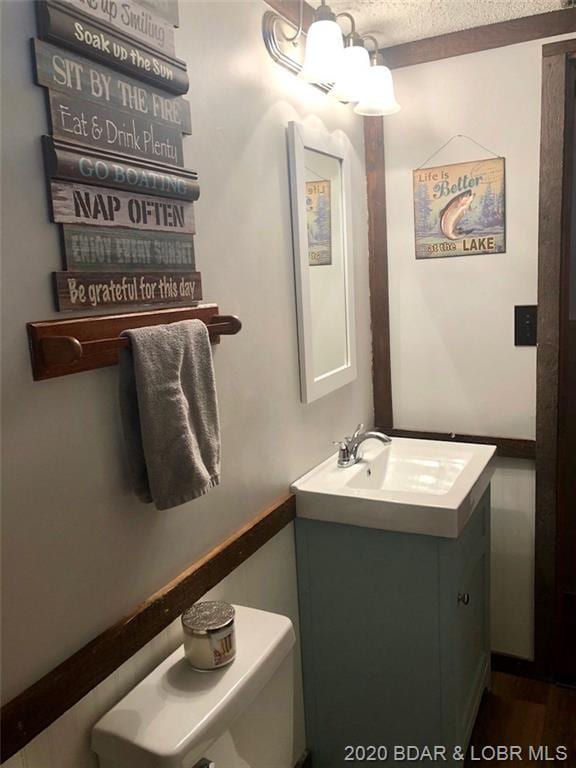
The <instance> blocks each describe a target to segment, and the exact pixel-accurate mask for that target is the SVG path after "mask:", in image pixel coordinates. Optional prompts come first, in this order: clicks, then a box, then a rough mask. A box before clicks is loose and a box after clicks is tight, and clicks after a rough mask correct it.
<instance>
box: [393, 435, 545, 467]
mask: <svg viewBox="0 0 576 768" xmlns="http://www.w3.org/2000/svg"><path fill="white" fill-rule="evenodd" d="M383 431H384V432H386V429H385V428H383ZM387 434H388V435H390V436H391V437H410V438H413V439H414V440H444V441H448V442H452V443H476V444H480V445H495V446H496V448H497V449H498V450H497V455H498V456H503V457H506V458H509V459H530V460H532V461H533V460H534V459H535V457H536V441H535V440H518V439H516V438H512V437H485V436H483V435H460V434H458V435H457V434H454V432H419V431H418V430H414V429H396V428H393V429H389V430H388V431H387Z"/></svg>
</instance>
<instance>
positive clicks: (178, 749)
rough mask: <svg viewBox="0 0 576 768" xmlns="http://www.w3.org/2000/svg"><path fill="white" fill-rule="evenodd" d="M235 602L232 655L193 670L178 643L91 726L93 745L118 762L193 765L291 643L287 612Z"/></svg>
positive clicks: (145, 766) (140, 766)
mask: <svg viewBox="0 0 576 768" xmlns="http://www.w3.org/2000/svg"><path fill="white" fill-rule="evenodd" d="M234 607H235V608H236V622H235V625H236V643H237V652H236V658H235V659H234V661H233V662H232V664H230V665H228V666H227V667H222V668H221V669H219V670H214V671H210V672H197V671H195V670H194V669H192V667H190V665H189V664H188V661H187V659H186V658H185V657H184V651H183V646H180V647H179V648H178V649H177V650H176V651H174V653H173V654H171V655H170V656H169V657H168V658H167V659H165V660H164V661H163V662H162V663H161V664H160V665H159V666H157V667H156V669H155V670H154V671H153V672H151V673H150V674H149V675H148V677H146V678H144V680H142V682H140V683H139V684H138V685H137V686H136V687H135V688H133V689H132V690H131V691H130V693H128V695H127V696H125V697H124V698H123V699H122V700H121V701H120V702H118V704H116V706H115V707H113V708H112V709H111V710H110V711H109V712H108V713H107V714H105V715H104V717H102V719H101V720H99V721H98V723H96V725H95V726H94V728H93V730H92V749H93V750H94V751H95V752H97V753H98V755H100V757H102V758H106V759H107V760H109V761H110V762H112V763H114V764H118V765H119V766H120V765H121V766H122V768H176V767H178V768H181V766H184V765H185V766H193V765H194V763H195V762H196V761H197V760H199V759H200V758H201V757H202V755H203V752H205V751H206V750H207V749H208V748H209V747H210V745H211V744H212V743H213V742H214V741H215V740H216V739H217V738H218V737H219V736H220V735H221V734H222V733H223V732H224V731H226V730H227V728H228V726H229V725H230V724H231V723H232V721H233V720H234V719H235V718H236V717H237V716H238V715H239V714H240V713H241V712H242V711H243V710H244V709H246V707H248V706H249V705H250V704H251V703H252V701H253V700H254V699H255V698H256V696H257V695H258V694H259V693H260V691H261V690H262V688H263V687H264V686H265V685H266V683H267V682H268V681H269V680H270V679H271V677H272V676H273V675H274V672H275V671H276V670H277V668H278V667H279V666H280V664H281V662H282V661H283V659H284V658H285V657H286V656H287V655H288V653H289V652H290V650H291V648H292V647H293V646H294V642H295V637H294V629H293V627H292V622H291V621H290V619H288V618H287V617H286V616H280V615H278V614H275V613H268V612H267V611H260V610H256V609H254V608H246V607H244V606H240V605H238V606H234Z"/></svg>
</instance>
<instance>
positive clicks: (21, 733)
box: [0, 494, 296, 762]
mask: <svg viewBox="0 0 576 768" xmlns="http://www.w3.org/2000/svg"><path fill="white" fill-rule="evenodd" d="M295 516H296V501H295V497H294V496H293V495H292V494H285V495H284V496H282V497H281V498H280V499H278V500H277V501H275V502H274V503H273V504H271V505H270V506H268V507H267V508H266V509H264V511H262V512H261V513H260V514H258V515H256V517H254V518H252V519H251V520H250V521H249V522H247V523H246V524H245V525H244V526H242V528H240V529H239V530H237V531H236V532H235V533H233V534H232V535H231V536H230V537H228V538H227V539H226V540H225V541H223V542H222V543H221V544H219V545H217V546H216V547H214V549H212V550H211V551H210V552H208V553H207V554H206V555H204V556H203V557H201V558H199V559H198V560H196V561H195V562H194V563H192V564H191V565H190V566H189V568H187V569H186V570H185V571H184V572H183V573H181V574H180V575H179V576H177V577H176V578H175V579H173V580H172V581H171V582H170V583H168V584H166V585H165V586H164V587H162V589H160V590H158V592H156V593H155V594H153V595H152V596H151V597H149V598H148V600H145V601H144V602H143V603H142V604H141V605H139V606H137V607H136V608H135V610H134V611H133V612H132V613H131V614H130V615H129V616H126V618H124V619H123V620H122V621H119V622H118V623H117V624H114V625H113V626H112V627H110V628H109V629H107V630H105V631H104V632H103V633H102V634H100V635H98V637H96V638H95V639H94V640H92V641H91V642H90V643H88V644H87V645H85V646H84V647H83V648H81V649H80V650H79V651H77V652H76V653H75V654H74V655H72V656H70V657H69V658H68V659H66V660H65V661H63V662H62V663H61V664H60V665H59V666H57V667H56V668H55V669H53V670H52V671H51V672H49V673H48V674H47V675H45V676H44V677H42V678H41V679H40V680H38V681H37V682H36V683H34V685H32V686H31V687H30V688H27V689H26V690H25V691H23V692H22V693H20V694H19V695H18V696H16V698H14V699H12V701H10V702H8V703H7V704H5V705H4V706H3V707H2V712H1V731H2V738H1V756H0V760H1V761H2V762H4V761H5V760H7V759H8V758H9V757H11V756H12V755H14V754H15V753H16V752H18V751H19V750H21V749H22V748H23V747H25V746H26V744H28V742H30V741H31V740H32V739H33V738H34V737H35V736H37V735H38V734H39V733H41V732H42V731H43V730H44V729H45V728H47V727H48V726H49V725H51V723H53V722H54V721H55V720H57V719H58V718H59V717H60V716H61V715H63V714H64V713H65V712H66V711H67V710H69V709H70V707H72V706H74V704H76V703H77V702H78V701H80V699H81V698H82V697H83V696H85V695H86V694H87V693H89V692H90V691H91V690H92V689H93V688H95V687H96V686H97V685H98V684H99V683H101V682H102V681H103V680H104V679H105V678H106V677H108V675H110V674H112V672H114V671H115V670H116V669H118V667H119V666H120V665H121V664H123V663H124V662H125V661H127V660H128V659H129V658H131V657H132V656H133V655H134V654H135V653H136V652H137V651H139V650H140V648H142V647H143V646H144V645H146V643H148V642H150V640H152V639H153V638H154V637H155V636H156V635H157V634H158V633H159V632H161V631H162V630H163V629H165V628H166V627H167V626H168V625H169V624H170V623H171V622H172V621H174V619H176V618H177V617H178V616H179V615H180V614H181V613H182V612H183V611H184V610H185V609H186V608H188V607H189V606H190V605H191V604H192V603H194V602H195V601H196V600H198V599H200V598H201V597H202V596H203V595H204V594H206V592H207V591H208V590H209V589H212V587H214V586H215V585H216V584H218V583H219V582H220V581H222V579H223V578H224V577H225V576H227V575H228V574H230V573H231V572H232V571H233V570H234V569H235V568H237V567H238V566H239V565H241V564H242V563H243V562H244V561H245V560H247V559H248V558H249V557H250V556H251V555H253V554H254V552H256V551H257V550H258V549H260V547H262V546H263V545H264V544H266V542H267V541H269V540H270V539H271V538H273V537H274V536H275V535H276V534H277V533H278V532H279V531H280V530H282V528H284V527H285V526H286V525H288V524H289V523H290V522H291V521H292V520H293V519H294V517H295Z"/></svg>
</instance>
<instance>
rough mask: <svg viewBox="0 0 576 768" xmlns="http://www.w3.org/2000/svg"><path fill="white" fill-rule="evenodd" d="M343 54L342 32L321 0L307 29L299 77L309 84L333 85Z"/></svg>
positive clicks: (332, 14)
mask: <svg viewBox="0 0 576 768" xmlns="http://www.w3.org/2000/svg"><path fill="white" fill-rule="evenodd" d="M343 52H344V42H343V39H342V30H341V29H340V27H339V26H338V23H337V22H336V15H335V14H334V12H333V11H332V10H331V8H330V7H329V6H327V5H326V2H325V0H322V4H321V5H320V7H319V8H317V9H316V11H315V12H314V21H313V22H312V24H311V25H310V28H309V29H308V35H307V38H306V53H305V55H304V64H303V65H302V71H301V73H300V77H301V78H302V79H303V80H306V81H308V82H309V83H333V82H334V80H335V79H336V77H337V74H338V71H339V68H340V62H341V58H342V54H343Z"/></svg>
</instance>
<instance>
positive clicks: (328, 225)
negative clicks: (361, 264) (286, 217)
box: [306, 179, 332, 267]
mask: <svg viewBox="0 0 576 768" xmlns="http://www.w3.org/2000/svg"><path fill="white" fill-rule="evenodd" d="M330 183H331V182H330V181H329V180H328V179H322V180H320V181H307V182H306V223H307V229H308V264H309V266H311V267H318V266H323V265H330V264H332V202H331V195H330Z"/></svg>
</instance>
